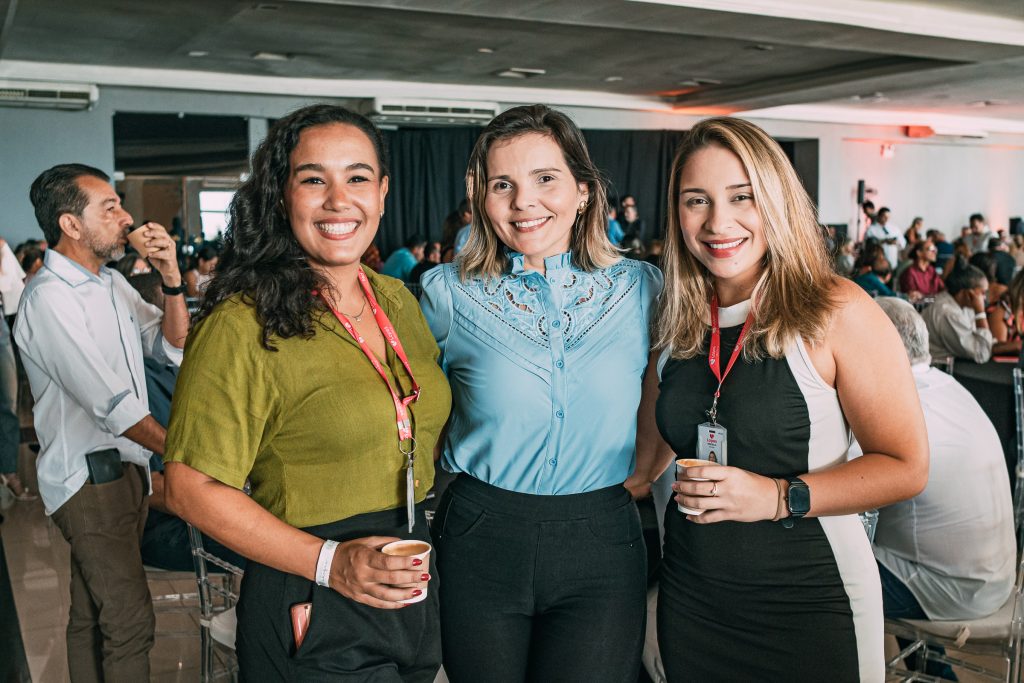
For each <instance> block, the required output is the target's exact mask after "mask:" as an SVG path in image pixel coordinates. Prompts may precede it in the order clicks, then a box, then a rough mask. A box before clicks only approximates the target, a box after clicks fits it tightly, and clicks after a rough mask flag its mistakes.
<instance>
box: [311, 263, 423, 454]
mask: <svg viewBox="0 0 1024 683" xmlns="http://www.w3.org/2000/svg"><path fill="white" fill-rule="evenodd" d="M358 278H359V284H360V285H361V286H362V288H363V294H365V295H366V300H367V302H369V304H370V311H371V312H372V313H373V317H374V319H375V320H376V321H377V326H378V327H379V328H380V331H381V332H383V333H384V338H385V339H387V341H388V344H390V345H391V348H393V349H394V350H395V355H396V356H398V360H400V361H402V365H403V366H405V371H406V372H408V373H409V379H411V380H412V394H410V395H409V396H406V397H404V398H403V397H402V396H399V395H398V392H397V391H395V388H394V387H393V386H391V381H390V380H389V379H388V376H387V374H386V373H385V372H384V367H383V366H382V365H381V364H380V361H379V360H377V356H375V355H374V354H373V351H372V350H371V349H370V345H369V344H368V343H367V342H366V338H365V337H363V335H361V334H359V332H358V331H357V330H356V328H355V327H354V326H353V325H352V323H350V322H349V320H348V318H347V317H345V314H344V313H342V312H341V311H339V310H338V309H336V308H335V307H334V306H331V304H330V302H329V301H328V300H327V297H321V298H323V300H324V303H325V304H327V307H328V308H330V309H331V312H332V313H334V317H336V318H337V319H338V322H340V323H341V325H342V327H344V328H345V329H346V330H347V331H348V333H349V334H350V335H352V338H353V339H355V340H356V343H357V344H359V348H360V349H362V350H363V353H364V354H365V355H366V357H367V358H369V359H370V364H371V365H373V369H374V370H376V371H377V374H379V375H380V378H381V379H382V380H384V384H386V385H387V387H388V391H390V392H391V398H392V400H394V402H395V416H396V422H397V423H398V442H399V450H401V444H402V442H403V441H405V440H407V439H411V440H412V446H411V448H412V450H410V451H408V452H407V451H404V450H403V451H402V453H403V454H405V455H411V454H412V452H413V450H416V440H415V439H413V436H412V421H411V420H410V419H409V404H410V403H413V402H415V401H416V400H417V399H418V398H419V397H420V385H419V384H417V383H416V378H415V377H413V374H412V368H411V367H410V366H409V358H408V356H406V355H405V349H403V348H402V342H401V341H399V339H398V333H397V332H395V326H394V325H392V324H391V321H390V320H388V316H387V314H386V313H385V312H384V310H383V309H382V308H381V307H380V306H379V305H378V304H377V299H376V297H374V296H373V290H372V289H370V281H369V280H367V279H366V273H364V272H363V269H362V268H360V269H359V272H358Z"/></svg>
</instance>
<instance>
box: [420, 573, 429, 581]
mask: <svg viewBox="0 0 1024 683" xmlns="http://www.w3.org/2000/svg"><path fill="white" fill-rule="evenodd" d="M420 581H430V574H421V575H420Z"/></svg>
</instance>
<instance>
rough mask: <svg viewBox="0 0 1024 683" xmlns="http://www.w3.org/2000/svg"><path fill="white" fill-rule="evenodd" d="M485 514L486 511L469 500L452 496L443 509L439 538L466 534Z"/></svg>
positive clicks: (477, 525)
mask: <svg viewBox="0 0 1024 683" xmlns="http://www.w3.org/2000/svg"><path fill="white" fill-rule="evenodd" d="M486 516H487V512H486V511H485V510H484V509H483V508H482V507H479V506H477V505H474V504H473V503H470V502H469V501H467V500H465V499H462V498H458V497H456V496H452V497H451V498H450V499H449V500H448V506H447V507H446V508H445V510H444V521H443V522H442V524H441V533H440V536H439V538H441V539H445V538H462V537H463V536H468V535H469V534H470V533H471V532H473V531H474V530H475V529H477V528H479V526H480V524H481V523H482V522H483V521H484V518H485V517H486Z"/></svg>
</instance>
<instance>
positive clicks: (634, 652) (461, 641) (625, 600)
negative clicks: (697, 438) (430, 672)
mask: <svg viewBox="0 0 1024 683" xmlns="http://www.w3.org/2000/svg"><path fill="white" fill-rule="evenodd" d="M432 530H433V534H434V542H435V548H436V550H437V565H438V572H439V575H440V579H441V591H440V592H441V629H442V643H443V649H444V668H445V672H446V673H447V675H448V678H449V679H450V680H451V682H452V683H483V682H484V681H486V682H487V683H506V682H507V683H523V681H551V682H557V683H571V682H573V681H580V682H581V683H583V682H586V683H605V682H607V683H626V682H630V683H632V682H634V681H636V679H637V675H638V672H639V666H640V654H641V650H642V647H643V638H644V626H645V622H646V615H647V609H646V600H645V597H646V576H647V552H646V549H645V547H644V542H643V538H642V533H641V527H640V516H639V513H638V512H637V508H636V505H635V504H634V503H633V500H632V499H631V497H630V495H629V493H628V492H627V491H626V489H625V488H623V487H622V486H611V487H608V488H605V489H599V490H597V491H591V492H588V493H580V494H574V495H564V496H538V495H530V494H525V493H514V492H511V491H506V490H504V489H499V488H497V487H494V486H491V485H489V484H485V483H483V482H481V481H479V480H477V479H474V478H472V477H469V476H467V475H464V474H460V475H459V476H458V478H457V479H456V480H455V481H454V482H453V483H452V484H451V485H450V486H449V487H448V490H447V491H446V492H445V495H444V496H443V497H442V500H441V504H440V506H439V507H438V510H437V515H436V516H435V518H434V526H433V529H432Z"/></svg>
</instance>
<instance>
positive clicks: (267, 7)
mask: <svg viewBox="0 0 1024 683" xmlns="http://www.w3.org/2000/svg"><path fill="white" fill-rule="evenodd" d="M256 9H258V10H262V11H264V12H276V11H277V10H279V9H281V6H280V5H278V4H276V3H273V2H261V3H258V4H257V5H256Z"/></svg>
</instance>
